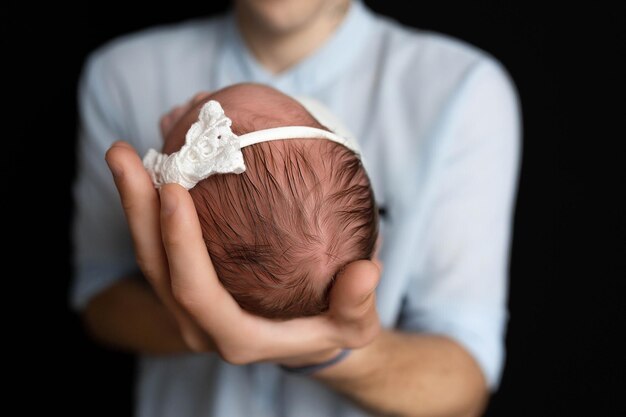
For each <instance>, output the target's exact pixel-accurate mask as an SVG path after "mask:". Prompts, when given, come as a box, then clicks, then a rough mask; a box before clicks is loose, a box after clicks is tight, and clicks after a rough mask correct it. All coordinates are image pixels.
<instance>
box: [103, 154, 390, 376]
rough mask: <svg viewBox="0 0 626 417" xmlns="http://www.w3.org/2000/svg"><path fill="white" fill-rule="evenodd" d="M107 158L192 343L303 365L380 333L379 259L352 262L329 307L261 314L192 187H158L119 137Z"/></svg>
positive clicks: (150, 273) (160, 286) (235, 356)
mask: <svg viewBox="0 0 626 417" xmlns="http://www.w3.org/2000/svg"><path fill="white" fill-rule="evenodd" d="M106 160H107V163H108V164H109V167H110V169H111V172H112V173H113V176H114V179H115V183H116V186H117V188H118V191H119V193H120V197H121V200H122V205H123V208H124V211H125V213H126V218H127V220H128V224H129V227H130V231H131V234H132V236H133V240H134V244H135V250H136V254H137V261H138V264H139V266H140V268H141V270H142V272H143V273H144V275H145V277H146V278H147V279H148V281H149V282H150V283H151V284H152V286H153V287H154V290H155V292H156V293H157V295H158V296H159V298H160V299H161V300H162V301H163V303H164V304H165V306H166V307H167V308H168V309H169V310H170V311H171V312H172V313H173V314H174V316H175V318H176V320H177V322H178V324H179V326H180V329H181V333H182V335H183V337H184V339H185V341H186V343H187V344H188V345H189V347H190V348H191V349H192V350H194V351H216V352H218V353H219V354H220V356H221V357H222V358H223V359H224V360H226V361H228V362H230V363H234V364H246V363H252V362H258V361H275V362H278V363H282V364H285V365H290V366H299V365H308V364H314V363H319V362H322V361H325V360H326V359H328V358H330V357H332V356H333V355H335V354H336V353H337V352H338V351H339V350H340V349H342V348H359V347H363V346H366V345H368V344H369V343H370V342H371V341H372V340H373V339H374V338H375V337H376V335H377V334H378V333H379V331H380V324H379V320H378V314H377V312H376V304H375V289H376V285H377V284H378V280H379V276H380V271H379V269H378V266H377V265H376V264H375V263H373V262H370V261H357V262H354V263H352V264H350V265H348V266H347V267H346V268H345V270H344V272H343V273H342V274H341V275H340V276H339V277H338V278H337V281H336V283H335V285H334V286H333V289H332V291H331V294H330V307H329V311H328V312H327V313H325V314H323V315H320V316H316V317H311V318H299V319H293V320H287V321H276V320H270V319H265V318H261V317H258V316H254V315H252V314H250V313H248V312H246V311H244V310H243V309H241V308H240V307H239V305H238V304H237V302H236V301H235V300H234V299H233V297H232V296H231V295H230V294H229V293H228V291H226V290H225V289H224V287H223V286H222V285H221V283H220V281H219V279H218V277H217V275H216V273H215V270H214V268H213V264H212V262H211V258H210V257H209V254H208V252H207V249H206V246H205V243H204V240H203V238H202V231H201V229H200V224H199V222H198V217H197V214H196V210H195V207H194V205H193V201H192V199H191V196H190V195H189V193H188V192H187V191H186V190H185V189H184V188H182V187H180V186H179V185H175V184H171V185H165V186H164V187H162V188H161V190H160V193H159V192H157V190H155V188H154V186H153V184H152V181H151V180H150V177H149V175H148V173H147V172H146V171H145V169H144V167H143V165H142V162H141V160H140V158H139V157H138V155H137V153H136V152H135V150H134V149H133V148H132V147H131V146H130V145H128V144H126V143H123V142H117V143H115V144H114V145H113V146H112V147H111V148H110V149H109V151H108V152H107V155H106Z"/></svg>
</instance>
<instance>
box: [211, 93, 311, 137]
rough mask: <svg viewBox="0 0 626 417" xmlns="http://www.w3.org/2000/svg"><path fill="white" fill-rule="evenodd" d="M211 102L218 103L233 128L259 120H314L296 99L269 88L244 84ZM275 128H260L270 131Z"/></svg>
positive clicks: (219, 95) (215, 94)
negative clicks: (269, 129) (231, 122)
mask: <svg viewBox="0 0 626 417" xmlns="http://www.w3.org/2000/svg"><path fill="white" fill-rule="evenodd" d="M208 100H215V101H218V102H219V103H220V104H221V106H222V108H223V109H224V113H225V114H226V116H228V117H229V118H230V119H231V120H232V121H233V124H237V123H238V122H241V123H248V124H249V123H251V122H254V120H256V119H259V120H258V121H259V122H262V121H263V119H269V120H275V121H279V122H283V123H295V122H300V123H303V122H307V121H308V122H309V123H308V124H310V120H307V119H309V118H310V117H311V116H310V114H309V113H308V112H307V111H306V109H305V108H304V107H303V106H302V105H301V104H300V103H299V102H298V101H297V100H295V99H293V98H291V97H289V96H288V95H286V94H284V93H282V92H280V91H278V90H276V89H274V88H272V87H269V86H266V85H261V84H253V83H243V84H235V85H232V86H229V87H226V88H223V89H221V90H218V91H216V92H214V93H213V94H211V95H210V96H209V97H208V98H207V101H208ZM269 127H272V126H258V127H257V128H269Z"/></svg>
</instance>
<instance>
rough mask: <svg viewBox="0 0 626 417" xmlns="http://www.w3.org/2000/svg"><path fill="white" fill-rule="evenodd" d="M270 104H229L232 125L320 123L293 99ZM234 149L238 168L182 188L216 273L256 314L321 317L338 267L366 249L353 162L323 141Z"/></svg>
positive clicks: (367, 203)
mask: <svg viewBox="0 0 626 417" xmlns="http://www.w3.org/2000/svg"><path fill="white" fill-rule="evenodd" d="M268 106H271V109H272V112H271V114H276V115H277V116H276V117H273V116H271V115H268V114H264V115H259V114H257V113H255V112H254V111H250V110H249V109H239V108H238V109H236V110H232V109H231V110H228V111H227V113H226V114H227V116H229V117H230V118H231V120H232V122H233V124H232V129H233V132H234V133H235V134H237V135H242V134H245V133H249V132H252V131H256V130H261V129H267V128H271V127H277V126H285V125H300V126H311V127H317V128H322V129H326V128H325V127H324V126H322V125H321V124H320V123H319V122H318V121H317V120H316V119H315V118H313V117H312V116H311V115H310V114H309V113H308V112H307V111H306V110H305V109H304V107H302V106H301V105H300V104H299V103H297V102H295V101H292V100H291V99H290V100H289V101H285V100H278V101H276V102H274V101H273V100H272V102H271V104H270V103H268ZM264 113H267V112H264ZM242 152H243V155H244V160H245V163H246V171H245V172H244V173H242V174H226V175H213V176H211V177H209V178H207V179H205V180H203V181H201V182H200V183H198V184H197V185H196V186H195V187H194V188H193V189H191V190H190V193H191V195H192V198H193V200H194V204H195V206H196V209H197V211H198V217H199V219H200V224H201V226H202V232H203V236H204V239H205V242H206V244H207V248H208V250H209V253H210V255H211V259H212V260H213V264H214V266H215V270H216V273H217V275H218V277H219V279H220V281H221V282H222V284H223V285H224V287H225V288H226V289H227V290H228V291H229V292H230V293H231V294H232V295H233V297H234V298H235V300H237V302H238V303H239V304H240V305H241V306H242V308H244V309H246V310H248V311H250V312H252V313H254V314H258V315H262V316H265V317H269V318H278V319H287V318H294V317H302V316H311V315H316V314H320V313H322V312H324V311H325V310H327V309H328V301H329V300H328V299H329V297H328V295H329V291H330V289H331V288H332V285H333V283H334V280H335V277H336V276H337V274H338V273H340V272H341V271H342V269H343V268H344V267H345V265H346V264H348V263H349V262H352V261H355V260H359V259H371V258H372V255H373V253H374V249H375V244H376V239H377V234H378V213H377V209H376V204H375V201H374V195H373V192H372V189H371V185H370V182H369V179H368V177H367V174H366V172H365V170H364V168H363V166H362V164H361V161H360V159H359V157H358V156H357V155H356V154H354V152H352V151H351V150H349V149H348V148H346V147H344V146H343V145H340V144H338V143H335V142H332V141H329V140H325V139H320V140H311V139H290V140H275V141H270V142H265V143H260V144H256V145H252V146H248V147H245V148H243V149H242Z"/></svg>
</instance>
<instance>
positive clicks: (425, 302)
mask: <svg viewBox="0 0 626 417" xmlns="http://www.w3.org/2000/svg"><path fill="white" fill-rule="evenodd" d="M439 122H440V123H439V124H438V126H439V128H438V133H437V135H436V138H435V139H436V142H437V144H436V148H437V149H438V150H437V152H435V154H436V159H437V161H436V163H435V166H436V168H435V169H434V172H433V174H432V177H431V178H432V179H431V184H429V186H430V187H429V188H430V189H431V190H432V192H430V193H429V195H428V200H429V201H428V202H427V204H428V206H429V209H428V210H427V215H426V220H425V224H426V226H425V227H424V229H423V230H424V232H423V233H424V234H423V239H421V240H420V242H421V243H420V247H419V248H417V249H418V250H419V251H423V252H424V253H422V254H420V255H421V257H422V259H423V260H424V261H423V267H422V268H419V271H415V276H414V277H413V278H412V279H410V284H409V288H408V292H407V297H406V299H405V303H404V305H403V309H402V314H401V319H400V323H399V327H400V328H402V329H406V330H415V331H422V332H432V333H436V334H442V335H445V336H448V337H450V338H452V339H454V340H456V341H457V342H458V343H460V344H461V345H462V346H464V347H465V348H466V349H467V351H468V352H469V353H470V354H471V355H472V356H473V357H474V358H475V359H476V361H477V363H478V364H479V366H480V367H481V369H482V371H483V374H484V376H485V378H486V381H487V384H488V386H489V388H490V389H491V390H495V389H496V388H497V386H498V384H499V381H500V377H501V372H502V367H503V358H504V354H505V352H504V350H505V348H504V340H505V333H506V324H507V321H508V311H507V291H508V265H509V250H510V243H511V235H512V221H513V214H514V203H515V197H516V188H517V178H518V169H519V157H520V155H519V154H520V143H521V135H522V132H521V108H520V102H519V97H518V92H517V90H516V86H515V84H514V82H513V81H512V78H511V77H510V76H509V74H508V72H507V71H506V70H505V68H504V67H503V66H502V64H500V63H499V62H498V61H496V60H495V59H492V58H489V59H483V60H482V61H480V62H479V63H478V64H475V65H474V66H473V67H472V69H471V70H470V71H469V72H468V74H467V75H466V76H465V77H464V79H463V81H462V82H461V83H460V85H459V87H458V88H457V89H456V91H455V93H454V94H453V95H452V96H451V98H450V99H449V101H448V103H447V106H446V109H445V111H444V112H443V113H442V115H441V120H439Z"/></svg>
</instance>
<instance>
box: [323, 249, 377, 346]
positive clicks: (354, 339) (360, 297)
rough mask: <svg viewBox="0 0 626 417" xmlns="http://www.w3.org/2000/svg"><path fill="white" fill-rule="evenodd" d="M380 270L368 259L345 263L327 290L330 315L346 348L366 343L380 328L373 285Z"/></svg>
mask: <svg viewBox="0 0 626 417" xmlns="http://www.w3.org/2000/svg"><path fill="white" fill-rule="evenodd" d="M379 280H380V269H379V268H378V266H377V265H376V264H375V263H374V262H372V261H356V262H352V263H350V264H348V265H347V266H346V268H345V269H344V271H343V272H342V273H341V274H340V275H339V276H338V277H337V281H336V282H335V285H334V286H333V289H332V290H331V293H330V309H329V313H330V317H331V319H332V320H333V321H334V322H335V323H336V325H337V329H338V333H339V335H340V339H341V340H343V343H344V344H346V346H347V347H359V346H363V345H364V344H367V343H369V342H370V341H371V340H372V339H373V338H374V337H375V336H376V334H377V333H378V331H379V330H380V324H379V321H378V313H377V311H376V286H377V285H378V281H379Z"/></svg>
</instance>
